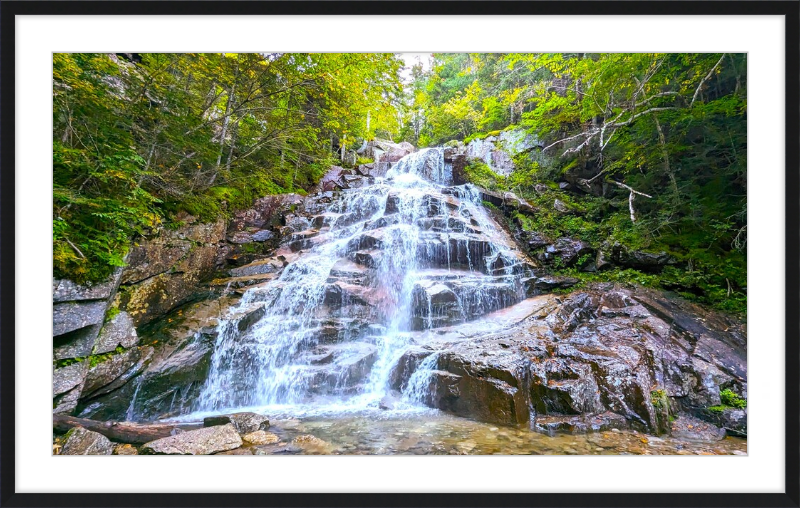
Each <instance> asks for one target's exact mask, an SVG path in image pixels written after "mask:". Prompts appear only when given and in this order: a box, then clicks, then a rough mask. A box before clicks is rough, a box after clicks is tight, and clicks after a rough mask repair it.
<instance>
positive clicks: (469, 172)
mask: <svg viewBox="0 0 800 508" xmlns="http://www.w3.org/2000/svg"><path fill="white" fill-rule="evenodd" d="M464 175H465V176H466V178H467V180H468V181H469V182H471V183H474V184H475V185H477V186H479V187H483V188H484V189H488V190H498V191H506V190H508V185H507V182H506V178H505V177H502V176H500V175H498V174H497V173H495V172H494V171H492V169H491V168H490V167H489V166H487V165H486V163H485V162H483V161H482V160H480V159H471V160H470V161H469V162H468V163H467V165H466V166H464Z"/></svg>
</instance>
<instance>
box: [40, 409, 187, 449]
mask: <svg viewBox="0 0 800 508" xmlns="http://www.w3.org/2000/svg"><path fill="white" fill-rule="evenodd" d="M73 427H83V428H84V429H86V430H91V431H93V432H97V433H98V434H102V435H104V436H106V437H107V438H109V439H111V440H112V441H119V442H123V443H132V444H144V443H149V442H150V441H155V440H156V439H161V438H163V437H169V436H173V435H175V433H176V429H187V428H192V427H198V426H197V425H186V424H183V425H178V424H168V423H131V422H99V421H97V420H88V419H86V418H76V417H74V416H66V415H53V430H56V431H58V432H67V431H68V430H70V429H71V428H73Z"/></svg>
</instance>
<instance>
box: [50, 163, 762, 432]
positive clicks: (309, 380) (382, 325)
mask: <svg viewBox="0 0 800 508" xmlns="http://www.w3.org/2000/svg"><path fill="white" fill-rule="evenodd" d="M389 148H390V149H389V150H386V151H385V153H389V152H391V149H395V148H397V147H389ZM402 148H403V149H404V150H405V148H406V147H402ZM397 149H398V150H399V148H397ZM462 155H463V154H460V153H458V152H457V151H456V152H453V151H451V152H450V153H449V154H448V152H447V150H440V151H436V152H426V153H420V154H418V155H416V156H414V157H413V158H411V159H409V158H406V159H403V160H401V162H400V163H395V164H391V163H385V162H384V163H383V164H386V166H382V165H381V163H377V164H370V165H362V166H359V167H358V168H356V169H344V168H340V167H334V168H332V170H331V172H330V173H329V175H327V176H326V177H325V178H324V179H323V182H322V183H321V186H320V188H319V189H317V191H318V192H316V193H314V194H312V195H310V196H308V197H305V198H303V197H300V196H296V195H287V196H271V197H267V198H263V199H262V200H259V201H258V202H257V203H255V205H254V206H253V207H252V208H250V209H248V210H245V211H242V212H240V213H238V214H236V216H235V217H234V218H233V219H232V220H231V221H229V222H227V223H225V222H218V223H215V224H198V223H195V222H192V221H191V219H190V218H187V221H186V222H187V224H186V225H185V226H184V227H182V228H180V229H178V230H175V231H163V232H161V234H160V235H158V236H156V237H154V238H151V239H148V240H147V241H144V242H140V244H139V245H138V246H135V247H134V248H133V249H132V251H131V254H130V256H129V260H128V263H129V264H128V266H127V267H126V268H125V270H123V271H121V272H120V273H118V274H116V275H115V279H114V280H112V281H109V282H108V283H107V284H105V285H100V286H95V287H91V288H79V287H76V286H74V285H71V284H70V283H69V282H68V281H57V283H56V284H55V285H54V302H55V303H54V305H55V309H56V310H55V311H54V336H55V338H54V341H55V349H54V356H55V359H56V360H59V361H60V364H59V367H60V368H58V369H56V370H55V373H54V412H59V413H73V414H78V415H80V416H83V417H90V418H95V419H101V420H104V419H117V420H122V419H129V420H130V419H135V420H149V419H155V418H161V417H164V416H169V415H177V414H182V413H186V412H189V411H192V410H196V409H198V408H206V409H219V408H222V407H231V406H236V405H239V406H243V405H247V404H258V403H272V402H288V403H301V402H302V401H307V400H313V399H314V398H315V397H335V398H344V399H348V400H350V399H352V398H354V397H359V396H364V395H369V394H373V395H374V394H376V393H379V392H380V391H381V390H385V389H388V390H389V398H388V402H387V401H385V400H382V401H380V404H381V405H382V407H383V406H384V405H385V406H387V407H390V406H392V405H393V404H394V402H392V400H396V401H403V403H424V404H426V405H429V406H433V407H437V408H440V409H443V410H445V411H449V412H452V413H455V414H458V415H462V416H467V417H470V418H474V419H478V420H482V421H488V422H497V423H502V424H508V425H519V424H523V425H531V426H533V427H534V428H537V429H539V430H542V431H543V432H552V431H557V430H566V431H585V430H591V429H600V428H608V427H628V426H630V427H633V428H636V429H641V430H645V431H647V432H651V433H663V432H668V431H669V428H670V419H671V417H673V416H674V415H675V414H677V413H678V412H688V413H693V414H695V415H697V416H699V417H702V418H706V419H707V420H712V421H714V422H716V423H717V424H719V425H721V426H723V427H727V428H728V429H729V430H730V431H731V432H736V433H740V434H746V413H745V412H744V411H740V413H742V414H739V413H737V412H736V411H735V410H727V409H726V410H724V411H722V412H709V411H708V410H707V408H708V407H710V406H718V405H719V404H720V399H719V397H720V395H719V394H720V391H721V390H722V389H725V388H730V389H733V390H734V391H736V392H737V393H740V394H742V395H744V396H745V397H746V392H747V377H746V333H745V331H744V327H743V325H742V324H741V323H739V322H737V321H735V320H733V319H731V318H729V317H727V316H724V315H722V314H718V313H714V312H710V311H707V310H705V309H703V308H700V307H698V306H696V305H692V304H689V303H687V302H685V301H682V300H681V299H680V298H678V297H675V296H672V295H669V294H666V293H662V292H656V291H651V290H644V289H642V288H632V287H616V286H595V287H591V288H588V289H584V290H580V291H575V292H572V293H569V294H564V290H565V288H568V287H569V286H570V285H571V284H574V283H575V281H571V280H567V279H558V278H554V277H551V276H548V275H547V271H546V270H545V269H543V266H546V265H547V264H549V263H551V262H552V259H554V258H555V257H559V258H560V259H562V261H561V263H566V264H567V265H569V263H570V262H571V261H570V260H576V262H577V260H584V261H585V260H586V259H588V258H591V259H592V260H593V262H594V263H595V264H596V267H597V268H598V269H599V268H600V265H601V261H603V262H607V263H620V264H623V263H626V262H630V263H640V264H645V265H646V264H653V263H655V264H658V263H666V262H669V260H668V259H661V258H659V257H658V256H657V255H655V254H654V255H653V256H654V257H648V255H645V254H647V253H628V252H622V251H619V252H615V251H614V250H613V246H612V247H611V248H609V249H608V251H607V254H606V252H605V251H604V254H603V255H604V257H603V258H602V260H601V253H600V251H598V250H597V249H593V248H592V246H588V245H584V244H583V243H582V242H581V241H580V240H575V239H549V238H543V237H542V238H540V237H537V236H536V235H535V234H533V233H523V232H521V230H519V229H515V228H513V227H512V228H511V230H506V229H504V225H505V223H506V220H505V218H503V217H502V216H501V215H499V214H501V213H502V212H503V211H506V212H509V211H513V212H514V213H517V212H519V213H523V214H535V213H536V212H537V211H536V209H535V208H534V207H531V206H530V205H529V204H528V203H526V202H524V200H521V199H519V198H517V197H516V196H514V195H513V194H511V193H506V194H497V193H491V192H486V191H482V190H480V189H475V188H471V187H464V186H459V185H452V184H453V183H454V182H456V181H457V180H458V163H457V161H458V157H460V156H462ZM409 161H412V162H413V163H412V162H409ZM387 172H389V174H388V177H389V180H386V179H385V177H386V176H387ZM485 201H488V202H490V203H492V204H493V205H494V206H495V207H496V208H497V210H498V211H497V212H491V211H489V210H487V209H485V208H484V207H483V206H482V203H483V202H485ZM492 214H495V216H493V215H492ZM509 215H511V214H509ZM512 226H513V224H512ZM539 236H541V235H539ZM587 253H589V254H590V256H587V255H586V254H587ZM117 286H119V289H118V290H117V289H116V288H117ZM556 289H558V290H559V291H560V292H561V294H559V295H553V294H550V293H551V292H552V291H553V290H556ZM108 308H113V309H119V312H118V313H116V311H113V312H111V313H109V314H107V312H106V310H107V309H108ZM104 317H105V319H104ZM104 321H105V322H104ZM56 334H57V336H56ZM69 359H72V360H74V361H67V362H64V361H63V360H69ZM67 363H69V364H68V365H67ZM365 403H368V404H377V403H378V401H377V400H373V399H369V400H368V401H367V402H365Z"/></svg>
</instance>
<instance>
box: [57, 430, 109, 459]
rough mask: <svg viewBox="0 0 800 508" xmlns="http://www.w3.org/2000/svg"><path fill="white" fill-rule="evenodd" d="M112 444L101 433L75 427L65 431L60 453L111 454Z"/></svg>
mask: <svg viewBox="0 0 800 508" xmlns="http://www.w3.org/2000/svg"><path fill="white" fill-rule="evenodd" d="M113 449H114V445H113V444H111V441H109V440H108V438H107V437H105V436H104V435H102V434H98V433H97V432H92V431H91V430H86V429H84V428H82V427H75V428H74V429H72V430H70V431H69V432H68V433H67V436H66V441H65V442H64V446H63V447H62V448H61V455H111V453H112V452H113Z"/></svg>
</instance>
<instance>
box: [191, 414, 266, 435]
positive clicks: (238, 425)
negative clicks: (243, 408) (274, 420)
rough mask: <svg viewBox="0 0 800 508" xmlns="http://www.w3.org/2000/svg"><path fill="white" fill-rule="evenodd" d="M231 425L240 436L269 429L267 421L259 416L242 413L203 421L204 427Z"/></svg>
mask: <svg viewBox="0 0 800 508" xmlns="http://www.w3.org/2000/svg"><path fill="white" fill-rule="evenodd" d="M226 424H231V425H233V427H234V428H235V429H236V431H237V432H238V433H240V434H250V433H253V432H256V431H260V430H261V431H263V430H267V429H268V428H269V419H268V418H267V417H266V416H264V415H260V414H256V413H250V412H244V413H233V414H228V415H219V416H209V417H206V418H204V419H203V426H204V427H214V426H217V425H226Z"/></svg>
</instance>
